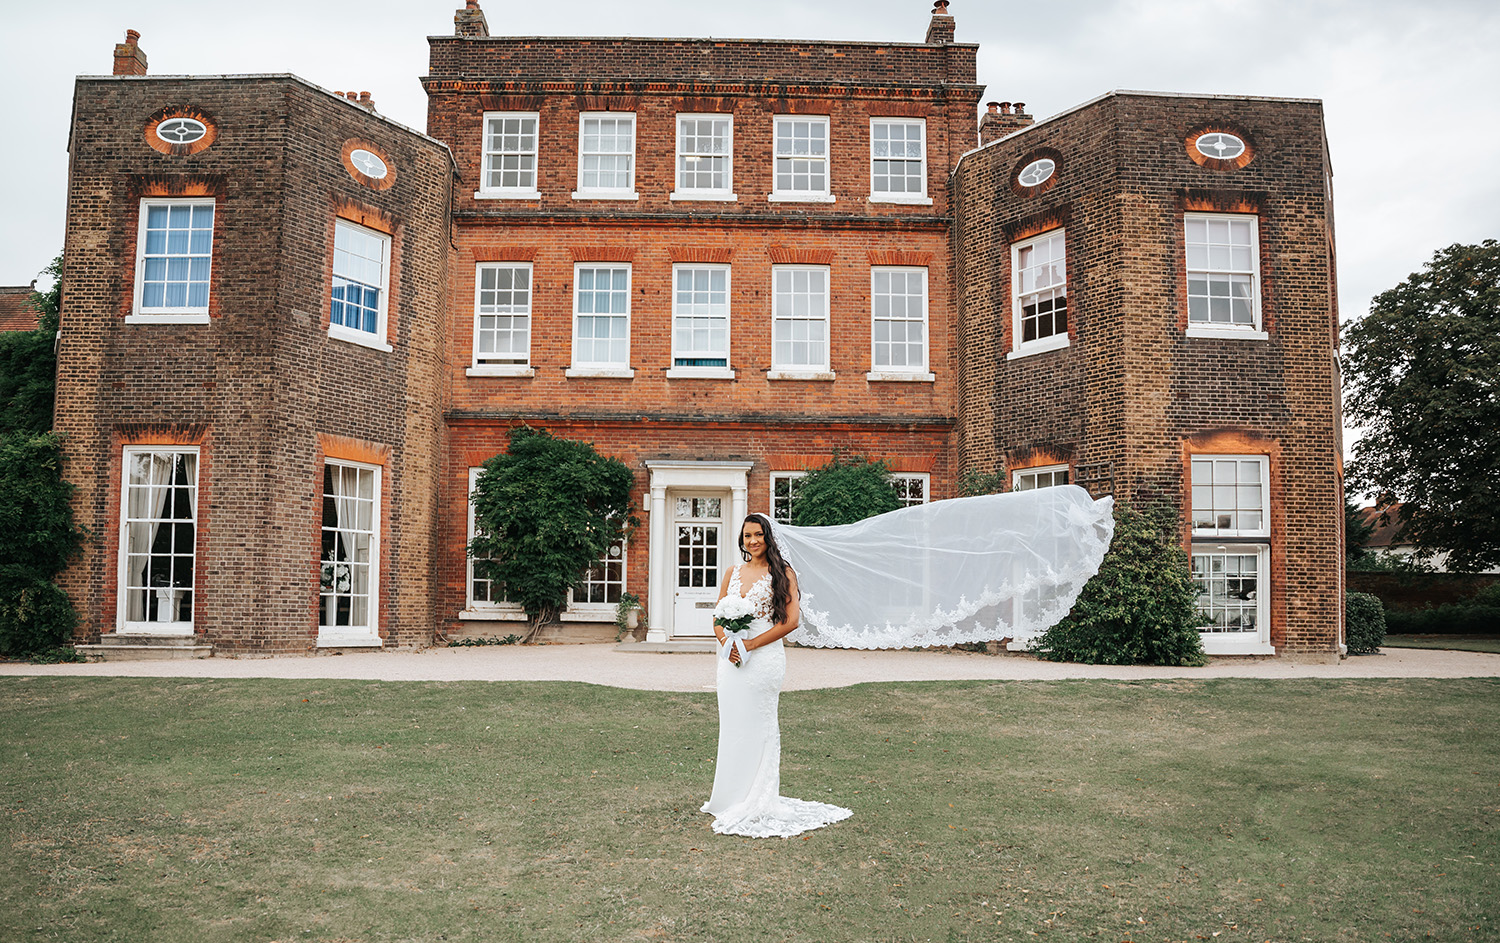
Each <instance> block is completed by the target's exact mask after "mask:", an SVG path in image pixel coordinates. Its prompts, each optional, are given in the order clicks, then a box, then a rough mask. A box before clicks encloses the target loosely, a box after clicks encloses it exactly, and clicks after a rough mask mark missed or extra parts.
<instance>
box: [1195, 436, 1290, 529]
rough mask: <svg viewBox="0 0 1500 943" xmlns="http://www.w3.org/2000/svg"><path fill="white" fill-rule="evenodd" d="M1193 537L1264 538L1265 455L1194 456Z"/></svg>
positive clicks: (1266, 520) (1267, 524)
mask: <svg viewBox="0 0 1500 943" xmlns="http://www.w3.org/2000/svg"><path fill="white" fill-rule="evenodd" d="M1192 476H1193V477H1192V494H1193V518H1192V519H1193V536H1194V537H1195V538H1197V537H1267V536H1270V533H1271V531H1270V515H1269V514H1268V513H1267V507H1266V496H1267V495H1266V493H1267V488H1266V457H1265V456H1263V455H1195V456H1193V460H1192Z"/></svg>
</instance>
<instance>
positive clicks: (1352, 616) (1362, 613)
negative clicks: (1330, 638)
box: [1344, 593, 1385, 655]
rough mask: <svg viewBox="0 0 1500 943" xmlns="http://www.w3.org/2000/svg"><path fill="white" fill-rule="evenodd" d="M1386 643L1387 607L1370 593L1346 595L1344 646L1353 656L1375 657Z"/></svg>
mask: <svg viewBox="0 0 1500 943" xmlns="http://www.w3.org/2000/svg"><path fill="white" fill-rule="evenodd" d="M1384 642H1385V607H1384V606H1382V605H1381V604H1380V599H1379V598H1378V597H1376V596H1372V595H1370V594H1369V593H1345V594H1344V644H1345V645H1347V646H1348V648H1349V654H1351V655H1373V654H1375V653H1377V652H1379V651H1380V646H1381V644H1382V643H1384Z"/></svg>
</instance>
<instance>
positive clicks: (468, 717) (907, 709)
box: [0, 678, 1500, 943]
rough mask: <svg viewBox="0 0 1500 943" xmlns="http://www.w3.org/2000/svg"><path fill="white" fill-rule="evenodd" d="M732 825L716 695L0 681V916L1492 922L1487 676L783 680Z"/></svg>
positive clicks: (808, 928)
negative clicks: (809, 802)
mask: <svg viewBox="0 0 1500 943" xmlns="http://www.w3.org/2000/svg"><path fill="white" fill-rule="evenodd" d="M781 714H782V728H783V744H784V747H785V754H784V757H783V763H782V791H783V792H784V793H785V794H787V795H791V796H799V797H803V798H821V799H825V800H829V801H835V802H838V803H840V804H843V805H847V806H850V807H852V808H853V809H854V818H852V819H850V820H849V821H847V822H843V823H840V824H837V825H835V826H832V827H830V828H826V829H822V830H820V831H816V832H812V833H810V834H809V835H807V836H805V837H802V838H794V839H789V840H783V839H771V840H752V839H745V838H731V837H723V836H718V835H715V834H713V832H712V831H711V830H710V829H709V819H708V817H707V816H705V815H703V814H701V813H699V812H698V811H697V810H698V806H699V805H700V804H701V803H702V802H703V800H704V798H705V797H706V796H707V794H708V789H709V785H710V782H711V780H712V776H713V766H712V761H713V756H714V744H715V736H716V732H715V723H716V721H715V708H714V700H713V695H712V693H711V692H702V693H690V694H661V693H651V692H640V691H624V690H615V689H609V688H601V687H592V686H587V685H582V684H569V683H529V684H500V683H477V682H466V683H449V684H439V683H414V682H407V683H392V682H360V681H348V682H344V681H281V680H257V681H243V680H236V681H224V680H209V681H204V680H161V679H115V678H67V679H59V678H3V679H0V716H3V717H4V718H5V724H4V730H3V733H0V829H3V840H4V846H3V847H4V849H5V852H6V853H5V854H4V855H0V940H4V941H7V943H9V941H42V940H48V941H51V940H57V941H67V943H87V941H97V940H119V941H149V943H176V941H184V943H215V941H231V940H232V941H241V940H245V941H273V940H274V941H283V943H289V941H320V943H352V941H369V943H374V941H424V943H425V941H441V940H449V941H458V940H463V941H476V943H477V941H485V943H491V941H511V940H515V941H528V943H529V941H589V943H592V941H615V940H632V941H639V940H647V941H653V940H654V941H766V940H771V941H789V940H792V941H817V943H824V941H861V943H865V941H914V940H933V941H944V943H958V941H997V940H1032V939H1035V938H1037V937H1042V938H1050V939H1053V940H1057V941H1072V940H1101V941H1109V943H1119V941H1126V940H1128V941H1175V940H1190V941H1195V940H1218V941H1231V940H1233V941H1257V943H1259V941H1264V940H1274V941H1278V943H1280V941H1302V940H1309V941H1317V943H1336V941H1365V940H1369V941H1383V940H1440V941H1441V940H1463V941H1494V940H1496V939H1500V682H1497V681H1495V680H1459V681H1451V680H1450V681H1427V680H1359V681H1325V680H1297V681H1274V682H1272V681H1261V680H1248V679H1234V680H1221V681H1172V682H1141V683H1128V684H1127V683H1116V682H1106V681H1081V682H1046V683H1042V682H1027V683H1016V682H1010V683H991V682H963V683H924V684H882V685H863V686H859V687H855V688H846V689H840V690H830V691H809V692H795V693H789V694H787V695H785V696H783V698H782V711H781Z"/></svg>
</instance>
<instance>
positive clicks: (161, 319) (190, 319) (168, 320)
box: [125, 312, 212, 324]
mask: <svg viewBox="0 0 1500 943" xmlns="http://www.w3.org/2000/svg"><path fill="white" fill-rule="evenodd" d="M211 320H212V319H211V318H209V316H208V313H207V312H204V313H203V314H127V315H125V323H126V324H208V323H210V321H211Z"/></svg>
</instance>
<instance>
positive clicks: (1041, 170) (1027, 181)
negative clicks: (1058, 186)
mask: <svg viewBox="0 0 1500 943" xmlns="http://www.w3.org/2000/svg"><path fill="white" fill-rule="evenodd" d="M1056 170H1057V163H1056V162H1055V161H1053V160H1052V159H1051V158H1048V157H1043V158H1040V159H1039V160H1034V161H1032V162H1031V163H1029V164H1027V165H1026V166H1025V167H1023V168H1021V172H1020V173H1019V174H1016V180H1017V181H1018V182H1019V183H1020V184H1021V186H1023V187H1039V186H1041V185H1042V184H1044V183H1046V182H1047V181H1048V180H1051V179H1052V174H1053V172H1054V171H1056Z"/></svg>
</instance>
